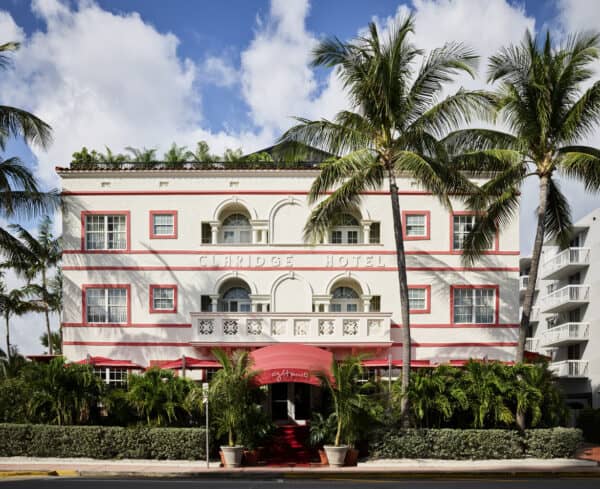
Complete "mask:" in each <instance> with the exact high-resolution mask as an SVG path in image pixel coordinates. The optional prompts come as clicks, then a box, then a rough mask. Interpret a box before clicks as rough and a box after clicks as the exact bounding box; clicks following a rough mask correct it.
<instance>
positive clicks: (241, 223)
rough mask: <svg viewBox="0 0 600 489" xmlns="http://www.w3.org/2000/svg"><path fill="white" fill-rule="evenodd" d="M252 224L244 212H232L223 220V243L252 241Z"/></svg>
mask: <svg viewBox="0 0 600 489" xmlns="http://www.w3.org/2000/svg"><path fill="white" fill-rule="evenodd" d="M251 242H252V226H250V221H249V220H248V218H247V217H246V216H244V215H243V214H231V215H230V216H228V217H226V218H225V220H224V221H223V243H228V244H230V243H251Z"/></svg>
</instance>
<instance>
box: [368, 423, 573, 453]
mask: <svg viewBox="0 0 600 489" xmlns="http://www.w3.org/2000/svg"><path fill="white" fill-rule="evenodd" d="M581 441H582V437H581V431H580V430H578V429H572V428H554V429H536V430H528V431H526V432H525V434H523V433H521V432H519V431H516V430H453V429H420V430H419V429H417V430H413V429H409V430H397V431H391V432H387V433H385V434H384V435H383V436H382V437H381V438H380V439H379V440H378V441H377V442H376V443H375V445H374V447H373V451H372V456H373V458H433V459H448V460H451V459H454V460H457V459H458V460H461V459H463V460H482V459H507V458H524V457H539V458H563V457H571V456H573V454H574V453H575V450H576V449H577V447H578V446H579V445H580V444H581Z"/></svg>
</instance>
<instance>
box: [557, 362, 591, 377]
mask: <svg viewBox="0 0 600 489" xmlns="http://www.w3.org/2000/svg"><path fill="white" fill-rule="evenodd" d="M548 368H549V369H550V370H551V371H552V372H553V373H554V374H555V375H556V376H558V377H569V378H581V377H587V376H588V362H587V360H564V361H562V362H552V363H550V365H549V366H548Z"/></svg>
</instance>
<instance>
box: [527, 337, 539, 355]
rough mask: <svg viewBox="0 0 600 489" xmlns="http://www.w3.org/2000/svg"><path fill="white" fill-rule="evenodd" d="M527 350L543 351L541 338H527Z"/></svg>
mask: <svg viewBox="0 0 600 489" xmlns="http://www.w3.org/2000/svg"><path fill="white" fill-rule="evenodd" d="M525 351H530V352H533V353H541V350H540V339H539V338H531V337H530V338H525Z"/></svg>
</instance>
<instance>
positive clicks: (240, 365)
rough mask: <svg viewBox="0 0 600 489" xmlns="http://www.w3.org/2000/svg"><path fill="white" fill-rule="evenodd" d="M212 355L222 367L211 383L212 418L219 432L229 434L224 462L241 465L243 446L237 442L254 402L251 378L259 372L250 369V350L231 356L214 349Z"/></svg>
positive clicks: (222, 449) (227, 464)
mask: <svg viewBox="0 0 600 489" xmlns="http://www.w3.org/2000/svg"><path fill="white" fill-rule="evenodd" d="M213 355H214V356H215V358H216V359H217V360H218V361H219V363H220V364H221V366H222V368H221V369H219V371H218V372H217V373H216V374H215V376H214V378H213V380H212V382H211V384H210V391H209V395H210V397H211V405H212V406H213V413H214V414H213V419H214V420H215V421H216V423H217V428H218V432H219V435H227V445H224V446H221V452H222V453H223V460H224V462H225V465H226V466H227V467H239V466H240V465H241V463H242V455H243V453H244V447H243V446H242V445H240V444H239V443H238V441H239V437H240V436H241V432H242V430H243V427H244V425H245V423H246V416H247V415H248V412H249V410H250V408H251V405H252V399H251V391H252V388H253V385H252V379H253V377H254V376H255V375H256V372H252V371H251V370H250V357H249V355H248V352H247V351H241V350H238V351H236V352H235V353H234V354H233V355H232V356H231V357H229V356H227V354H226V353H225V352H224V351H222V350H219V349H215V350H214V351H213Z"/></svg>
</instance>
